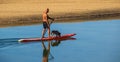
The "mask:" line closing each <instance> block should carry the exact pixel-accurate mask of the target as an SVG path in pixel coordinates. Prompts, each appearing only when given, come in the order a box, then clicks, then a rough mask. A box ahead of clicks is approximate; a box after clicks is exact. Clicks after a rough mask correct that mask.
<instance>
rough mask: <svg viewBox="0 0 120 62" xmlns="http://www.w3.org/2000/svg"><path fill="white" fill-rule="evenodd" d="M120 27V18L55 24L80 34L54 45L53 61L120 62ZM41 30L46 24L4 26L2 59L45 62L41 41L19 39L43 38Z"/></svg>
mask: <svg viewBox="0 0 120 62" xmlns="http://www.w3.org/2000/svg"><path fill="white" fill-rule="evenodd" d="M119 28H120V20H109V21H103V20H102V21H94V22H93V21H91V22H77V23H55V24H52V25H51V29H52V30H59V31H60V32H61V33H62V34H68V33H76V34H77V35H76V36H74V38H76V40H66V41H62V42H61V43H60V44H59V45H58V46H57V47H52V46H51V48H50V55H49V57H48V58H49V62H120V29H119ZM41 30H42V25H33V26H19V27H8V28H0V62H42V58H43V57H42V55H43V48H42V43H41V42H32V43H18V42H17V40H18V39H21V38H33V37H41ZM46 36H47V35H46ZM45 45H46V46H47V45H48V43H47V42H45ZM53 57H54V58H53Z"/></svg>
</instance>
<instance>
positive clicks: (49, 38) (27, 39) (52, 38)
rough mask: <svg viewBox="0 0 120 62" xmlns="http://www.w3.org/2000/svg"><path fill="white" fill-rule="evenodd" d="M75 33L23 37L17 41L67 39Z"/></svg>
mask: <svg viewBox="0 0 120 62" xmlns="http://www.w3.org/2000/svg"><path fill="white" fill-rule="evenodd" d="M74 35H76V34H75V33H73V34H65V35H62V36H60V37H58V36H51V37H45V38H25V39H19V40H18V41H19V42H31V41H50V40H62V39H67V38H71V37H72V36H74Z"/></svg>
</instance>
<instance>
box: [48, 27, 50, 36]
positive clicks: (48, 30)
mask: <svg viewBox="0 0 120 62" xmlns="http://www.w3.org/2000/svg"><path fill="white" fill-rule="evenodd" d="M48 36H49V37H50V28H48Z"/></svg>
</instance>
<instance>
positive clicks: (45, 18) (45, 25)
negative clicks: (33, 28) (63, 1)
mask: <svg viewBox="0 0 120 62" xmlns="http://www.w3.org/2000/svg"><path fill="white" fill-rule="evenodd" d="M48 13H49V8H47V9H46V10H45V11H44V12H43V14H42V18H43V31H42V38H43V37H44V35H45V32H46V31H47V30H48V35H49V37H50V23H49V21H48V19H51V20H52V21H54V18H51V17H49V16H48Z"/></svg>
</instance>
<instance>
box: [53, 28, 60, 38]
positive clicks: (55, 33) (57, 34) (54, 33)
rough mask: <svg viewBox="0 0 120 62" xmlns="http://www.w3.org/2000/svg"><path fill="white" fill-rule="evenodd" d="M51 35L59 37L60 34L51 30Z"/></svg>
mask: <svg viewBox="0 0 120 62" xmlns="http://www.w3.org/2000/svg"><path fill="white" fill-rule="evenodd" d="M51 35H53V36H54V35H55V36H58V37H60V36H61V33H60V32H59V31H58V30H52V32H51Z"/></svg>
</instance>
